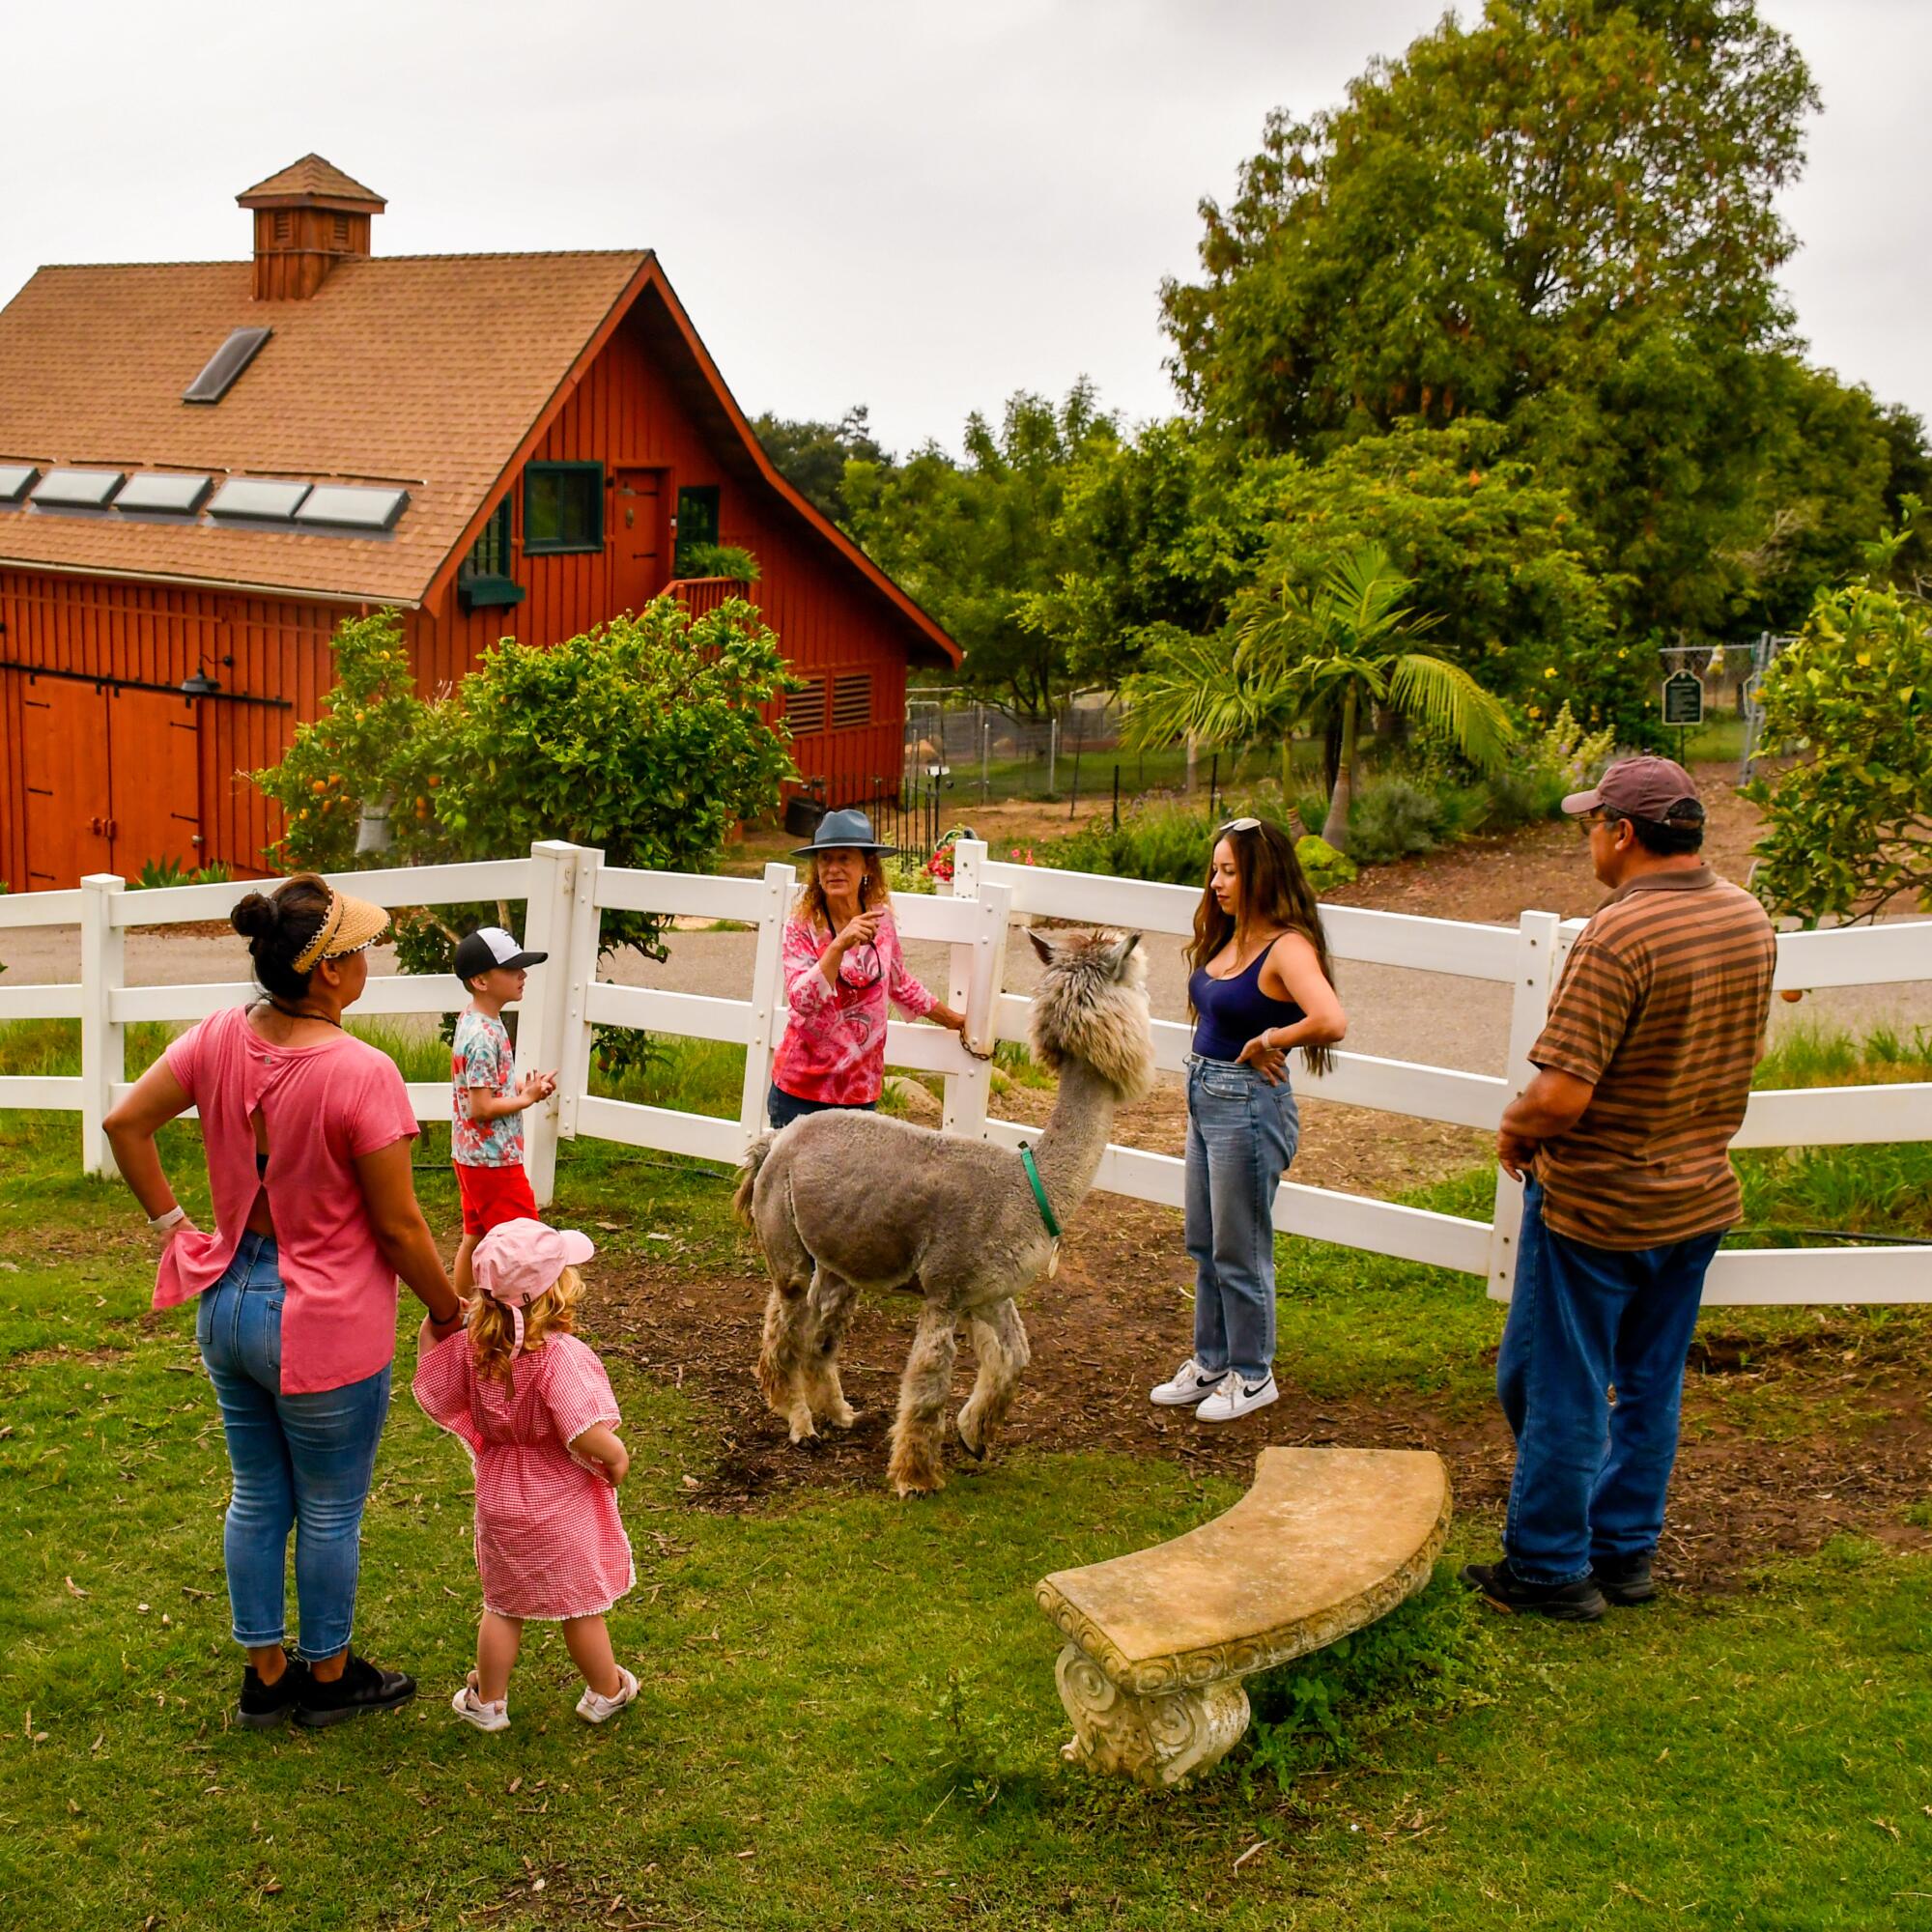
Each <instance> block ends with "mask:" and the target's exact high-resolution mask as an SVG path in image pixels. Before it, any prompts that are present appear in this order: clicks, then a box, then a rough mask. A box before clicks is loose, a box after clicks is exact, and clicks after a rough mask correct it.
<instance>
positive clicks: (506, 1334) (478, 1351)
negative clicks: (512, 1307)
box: [469, 1267, 583, 1382]
mask: <svg viewBox="0 0 1932 1932" xmlns="http://www.w3.org/2000/svg"><path fill="white" fill-rule="evenodd" d="M582 1298H583V1277H582V1275H581V1274H579V1273H578V1271H577V1270H576V1269H575V1268H574V1267H567V1268H565V1269H564V1271H563V1272H562V1273H561V1274H560V1275H558V1276H557V1278H556V1279H555V1281H554V1282H553V1283H552V1284H551V1285H550V1287H548V1288H547V1289H545V1290H544V1292H543V1293H541V1294H540V1295H538V1296H537V1298H536V1299H535V1300H534V1301H532V1302H530V1303H529V1304H528V1305H527V1306H526V1308H525V1309H524V1352H525V1353H526V1354H530V1353H532V1352H534V1351H535V1350H538V1349H541V1348H542V1347H543V1345H544V1337H545V1336H546V1335H548V1334H550V1333H551V1331H552V1330H553V1329H554V1330H555V1332H556V1333H557V1334H559V1335H569V1334H571V1333H573V1332H574V1331H575V1328H576V1313H575V1311H576V1308H577V1304H578V1303H579V1302H580V1301H581V1300H582ZM469 1347H470V1349H471V1350H472V1351H473V1352H474V1354H475V1357H476V1373H477V1374H478V1375H479V1376H483V1377H486V1378H489V1379H491V1380H494V1381H499V1382H506V1381H508V1380H509V1379H510V1363H511V1362H512V1360H514V1359H515V1356H516V1353H517V1324H516V1321H514V1319H513V1318H512V1316H511V1314H510V1311H509V1310H508V1309H507V1308H505V1307H504V1306H503V1304H502V1303H501V1302H500V1301H492V1300H491V1299H490V1297H489V1296H488V1295H487V1294H479V1295H478V1296H477V1297H476V1299H475V1301H474V1302H473V1303H471V1305H470V1309H469Z"/></svg>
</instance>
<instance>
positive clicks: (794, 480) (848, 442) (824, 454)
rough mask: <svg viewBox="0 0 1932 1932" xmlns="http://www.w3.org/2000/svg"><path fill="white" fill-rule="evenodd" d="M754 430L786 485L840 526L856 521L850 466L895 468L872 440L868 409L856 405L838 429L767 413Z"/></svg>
mask: <svg viewBox="0 0 1932 1932" xmlns="http://www.w3.org/2000/svg"><path fill="white" fill-rule="evenodd" d="M752 428H753V432H754V433H755V434H756V436H757V439H758V440H759V441H760V442H761V443H763V444H764V446H765V454H766V455H767V456H769V457H770V458H771V459H772V462H773V463H774V465H776V466H777V468H778V470H779V472H780V474H781V475H782V476H783V477H784V479H785V481H786V482H788V483H789V484H790V485H791V486H792V487H793V489H795V490H797V491H798V492H799V494H800V495H801V496H803V497H806V498H807V499H808V500H809V501H810V502H811V503H812V504H813V505H814V506H815V507H816V508H818V509H820V510H822V511H824V513H825V514H826V515H827V516H828V517H830V518H831V519H832V521H833V522H834V523H835V524H841V525H842V524H845V523H847V522H849V521H850V518H851V508H850V505H849V504H847V502H846V500H845V466H846V465H847V464H848V463H866V464H869V465H871V466H872V468H873V469H891V468H892V462H893V460H892V458H891V457H890V456H889V455H887V453H886V452H885V450H884V449H883V448H881V447H880V445H879V442H878V440H877V439H876V438H875V437H874V436H873V435H872V424H871V412H870V411H869V410H868V409H867V407H866V405H865V404H864V403H855V404H853V406H852V407H851V408H850V409H849V410H847V411H846V412H845V413H844V414H843V415H842V416H840V417H839V419H838V421H837V422H836V423H832V422H813V421H811V420H810V419H804V420H800V421H797V422H793V421H790V420H788V419H787V418H785V417H783V416H776V415H773V414H772V413H771V412H769V411H767V412H765V413H764V414H763V415H761V416H759V417H758V418H757V420H756V421H755V422H753V425H752Z"/></svg>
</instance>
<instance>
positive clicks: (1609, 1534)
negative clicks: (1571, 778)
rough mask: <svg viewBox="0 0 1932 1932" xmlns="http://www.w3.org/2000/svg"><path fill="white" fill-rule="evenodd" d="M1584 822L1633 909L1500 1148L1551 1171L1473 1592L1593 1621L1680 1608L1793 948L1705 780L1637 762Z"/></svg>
mask: <svg viewBox="0 0 1932 1932" xmlns="http://www.w3.org/2000/svg"><path fill="white" fill-rule="evenodd" d="M1563 810H1565V811H1566V812H1569V813H1570V814H1571V815H1572V816H1573V817H1574V818H1576V820H1577V823H1578V825H1579V826H1580V827H1581V829H1582V831H1583V834H1584V837H1585V838H1587V839H1588V841H1589V846H1590V859H1591V863H1592V864H1593V865H1594V866H1595V867H1596V872H1597V877H1598V878H1599V879H1601V880H1602V881H1603V883H1604V884H1605V886H1607V887H1609V888H1610V895H1609V897H1608V898H1607V899H1606V900H1605V902H1604V904H1603V906H1602V907H1601V908H1600V909H1599V911H1598V912H1597V914H1596V916H1595V918H1593V919H1592V920H1591V921H1590V923H1588V924H1587V925H1586V926H1585V927H1584V928H1583V930H1582V932H1581V934H1580V935H1579V936H1578V937H1577V944H1576V946H1575V947H1574V948H1573V949H1572V950H1571V953H1570V957H1569V960H1568V962H1567V963H1566V964H1565V966H1564V969H1563V976H1562V979H1561V980H1560V981H1559V982H1558V984H1557V988H1556V996H1555V998H1554V999H1553V1000H1552V1001H1551V1002H1550V1007H1549V1017H1548V1022H1547V1024H1546V1025H1545V1027H1544V1030H1543V1033H1542V1035H1541V1037H1539V1038H1538V1040H1537V1042H1536V1044H1535V1046H1534V1047H1532V1048H1531V1049H1530V1055H1529V1057H1530V1059H1531V1061H1532V1062H1534V1064H1535V1065H1536V1067H1537V1073H1536V1077H1535V1078H1534V1079H1533V1080H1532V1081H1531V1082H1530V1084H1529V1086H1528V1087H1527V1088H1526V1089H1525V1090H1524V1091H1523V1093H1522V1094H1521V1095H1520V1097H1519V1098H1518V1099H1516V1100H1514V1101H1512V1102H1511V1103H1510V1105H1509V1107H1508V1108H1507V1110H1506V1111H1505V1112H1504V1114H1503V1119H1502V1128H1501V1131H1500V1132H1499V1133H1498V1135H1497V1137H1496V1152H1497V1156H1498V1158H1499V1159H1500V1160H1501V1162H1502V1165H1503V1167H1504V1168H1505V1170H1506V1171H1507V1172H1508V1173H1509V1174H1510V1175H1511V1176H1512V1177H1513V1178H1516V1179H1524V1178H1525V1176H1527V1182H1526V1185H1525V1187H1524V1191H1523V1213H1522V1234H1521V1236H1520V1243H1519V1246H1518V1249H1517V1264H1516V1285H1515V1290H1514V1293H1513V1295H1512V1298H1511V1301H1510V1312H1509V1321H1508V1323H1507V1325H1506V1326H1505V1328H1504V1330H1503V1341H1502V1350H1501V1352H1500V1354H1499V1355H1498V1357H1497V1361H1496V1393H1497V1395H1498V1397H1499V1398H1500V1399H1501V1402H1502V1406H1503V1413H1504V1414H1505V1415H1506V1416H1507V1417H1508V1418H1509V1425H1510V1429H1511V1430H1512V1432H1513V1433H1514V1434H1515V1436H1516V1450H1517V1457H1516V1475H1515V1478H1514V1480H1513V1481H1512V1483H1511V1485H1510V1499H1509V1519H1508V1522H1507V1524H1506V1525H1505V1528H1504V1531H1503V1557H1502V1560H1501V1561H1500V1562H1497V1563H1472V1564H1470V1565H1469V1566H1468V1567H1467V1568H1466V1569H1465V1570H1464V1571H1463V1581H1464V1582H1466V1583H1469V1584H1470V1585H1472V1586H1473V1587H1474V1588H1476V1589H1479V1590H1480V1591H1481V1592H1482V1593H1483V1595H1484V1596H1485V1597H1486V1598H1488V1600H1489V1601H1490V1602H1491V1603H1492V1604H1494V1605H1497V1606H1498V1607H1499V1608H1504V1609H1513V1610H1535V1611H1540V1612H1541V1613H1542V1614H1543V1615H1545V1616H1549V1617H1558V1618H1562V1619H1565V1620H1567V1621H1573V1622H1585V1623H1587V1622H1592V1621H1594V1620H1595V1619H1596V1618H1598V1617H1601V1616H1602V1615H1603V1614H1604V1611H1605V1606H1606V1604H1640V1603H1643V1602H1646V1601H1647V1600H1648V1599H1649V1598H1651V1597H1653V1596H1655V1595H1656V1593H1657V1592H1656V1586H1655V1584H1654V1583H1653V1582H1652V1581H1651V1575H1650V1564H1651V1554H1652V1552H1653V1550H1655V1548H1657V1540H1658V1537H1659V1535H1660V1533H1661V1532H1662V1528H1663V1505H1664V1496H1665V1492H1666V1491H1667V1490H1668V1488H1669V1484H1670V1468H1671V1464H1672V1463H1673V1462H1674V1461H1675V1460H1676V1456H1677V1417H1678V1406H1679V1403H1680V1401H1681V1399H1682V1396H1683V1392H1684V1360H1685V1355H1686V1352H1687V1351H1688V1350H1689V1348H1690V1336H1691V1331H1692V1329H1693V1328H1694V1327H1695V1326H1696V1321H1697V1304H1698V1300H1699V1298H1700V1297H1701V1295H1702V1294H1703V1291H1704V1271H1705V1269H1706V1268H1707V1267H1708V1266H1709V1265H1710V1263H1711V1257H1712V1256H1713V1255H1714V1254H1715V1253H1716V1252H1717V1249H1718V1243H1719V1239H1720V1238H1721V1237H1722V1235H1723V1232H1724V1230H1725V1229H1726V1228H1728V1227H1730V1226H1732V1225H1733V1224H1734V1223H1735V1222H1736V1221H1737V1219H1738V1215H1739V1212H1740V1202H1739V1195H1738V1181H1737V1176H1736V1175H1735V1174H1734V1173H1733V1172H1732V1171H1731V1163H1730V1155H1729V1151H1728V1150H1729V1147H1730V1142H1731V1137H1732V1136H1733V1135H1734V1134H1735V1133H1736V1132H1737V1130H1738V1127H1739V1125H1740V1124H1741V1123H1742V1122H1743V1120H1744V1116H1745V1101H1746V1099H1747V1096H1748V1094H1749V1090H1750V1078H1751V1069H1752V1068H1753V1067H1754V1066H1755V1065H1756V1064H1757V1060H1758V1055H1759V1054H1760V1053H1761V1052H1762V1051H1763V1046H1764V1023H1765V1014H1766V1011H1767V1009H1768V1008H1769V1005H1770V1001H1771V975H1772V967H1773V964H1774V961H1775V959H1776V950H1777V948H1776V938H1775V937H1774V935H1773V933H1772V928H1771V922H1770V921H1769V920H1768V919H1767V918H1766V917H1765V914H1764V908H1763V907H1762V906H1760V905H1759V904H1758V902H1757V900H1756V899H1754V898H1753V897H1752V896H1751V895H1749V894H1748V893H1747V892H1744V891H1742V890H1741V889H1740V888H1739V887H1737V886H1734V885H1731V884H1729V883H1728V882H1727V881H1725V880H1723V879H1720V878H1719V877H1718V876H1717V874H1716V873H1715V872H1713V871H1712V870H1711V868H1710V867H1709V866H1707V865H1706V864H1705V863H1704V861H1703V858H1702V856H1701V851H1702V846H1703V843H1704V808H1703V806H1702V805H1701V804H1700V803H1699V802H1698V799H1697V790H1696V786H1695V785H1694V784H1693V783H1692V782H1691V780H1690V774H1689V773H1688V772H1686V771H1685V770H1684V768H1683V767H1682V766H1681V765H1678V764H1674V763H1673V762H1672V761H1671V760H1670V759H1668V758H1625V759H1623V760H1621V761H1620V762H1618V763H1617V764H1614V765H1612V766H1611V767H1610V768H1609V770H1608V771H1606V772H1605V774H1604V777H1603V781H1602V782H1601V783H1599V784H1598V785H1597V787H1596V788H1595V789H1594V790H1592V791H1584V792H1576V793H1573V794H1572V795H1571V796H1570V797H1568V798H1566V799H1565V800H1564V801H1563ZM1612 1389H1614V1391H1615V1399H1614V1405H1612V1402H1611V1398H1610V1393H1609V1392H1610V1391H1611V1390H1612Z"/></svg>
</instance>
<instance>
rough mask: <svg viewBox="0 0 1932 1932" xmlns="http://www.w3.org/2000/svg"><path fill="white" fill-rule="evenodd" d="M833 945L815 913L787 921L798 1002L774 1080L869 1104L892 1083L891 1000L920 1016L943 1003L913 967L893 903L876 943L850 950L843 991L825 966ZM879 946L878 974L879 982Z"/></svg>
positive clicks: (790, 1088)
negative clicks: (830, 981) (889, 1063)
mask: <svg viewBox="0 0 1932 1932" xmlns="http://www.w3.org/2000/svg"><path fill="white" fill-rule="evenodd" d="M831 944H832V938H831V935H830V934H829V933H821V932H820V931H819V930H818V928H817V927H816V926H815V925H813V924H811V923H810V921H808V920H803V919H793V920H788V921H787V922H786V923H785V929H784V981H785V1003H786V1004H787V1005H788V1006H789V1007H790V1008H791V1024H790V1025H789V1026H787V1027H786V1028H785V1034H784V1038H783V1039H781V1041H780V1042H779V1050H778V1056H777V1058H776V1059H775V1060H774V1062H773V1064H772V1082H773V1084H774V1085H775V1086H776V1087H777V1088H778V1089H779V1090H780V1091H781V1093H785V1094H790V1095H791V1096H792V1098H793V1099H795V1100H821V1101H824V1102H826V1103H828V1104H829V1105H831V1106H835V1107H865V1106H869V1105H870V1104H871V1103H872V1102H873V1101H874V1100H876V1099H877V1098H878V1097H879V1094H880V1091H881V1089H883V1087H884V1086H885V1083H886V1003H887V1001H888V1000H890V1001H891V1002H892V1004H893V1005H894V1006H895V1007H897V1008H898V1009H899V1010H900V1011H901V1012H904V1013H908V1014H910V1015H911V1016H912V1017H913V1018H914V1019H916V1020H918V1019H923V1018H924V1017H925V1016H926V1014H927V1013H929V1012H930V1011H931V1010H932V1009H933V1008H934V1007H936V1006H937V1005H938V1004H939V1002H938V1001H937V1000H936V999H935V998H934V997H933V996H932V995H931V994H930V993H928V992H927V991H926V990H925V988H924V987H923V986H922V985H921V984H920V983H919V981H918V980H915V979H914V978H913V976H912V975H911V974H910V973H909V972H907V971H906V963H905V954H904V952H901V951H900V949H899V929H898V927H897V926H896V925H895V924H894V923H893V915H892V913H891V911H890V909H889V910H888V911H887V913H886V916H885V918H884V919H882V920H881V921H880V922H879V936H878V939H877V940H876V941H875V942H874V944H873V945H872V946H870V947H860V948H858V949H857V950H856V951H854V952H848V953H847V954H846V955H845V958H844V960H843V962H842V965H841V968H840V971H839V975H838V991H837V992H836V993H835V992H834V991H833V990H832V988H831V987H830V986H828V985H827V984H826V983H825V975H824V974H823V973H821V972H820V971H819V970H818V962H819V960H820V959H822V958H823V957H824V956H825V949H826V948H827V947H828V946H830V945H831ZM874 952H876V953H877V963H876V971H877V974H878V978H877V980H876V981H872V975H873V972H874V970H875V968H874V961H873V954H874ZM854 981H858V982H860V983H856V984H855V983H854ZM866 981H872V983H869V984H868V983H864V982H866Z"/></svg>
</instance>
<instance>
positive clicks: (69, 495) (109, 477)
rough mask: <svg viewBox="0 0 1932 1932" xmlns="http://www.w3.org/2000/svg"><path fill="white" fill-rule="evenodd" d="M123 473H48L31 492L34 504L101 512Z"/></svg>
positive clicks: (49, 471) (86, 470)
mask: <svg viewBox="0 0 1932 1932" xmlns="http://www.w3.org/2000/svg"><path fill="white" fill-rule="evenodd" d="M127 473H128V472H127V471H126V470H125V469H49V470H48V471H47V473H46V474H45V475H44V476H43V477H42V478H41V480H40V484H39V486H38V487H37V488H36V489H35V491H34V501H35V503H36V504H37V505H42V506H45V507H47V508H51V509H61V510H104V509H105V508H106V507H107V499H108V498H109V497H112V496H113V494H114V493H115V491H117V490H118V489H120V487H121V482H122V479H123V478H124V477H125V476H126V475H127Z"/></svg>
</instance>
